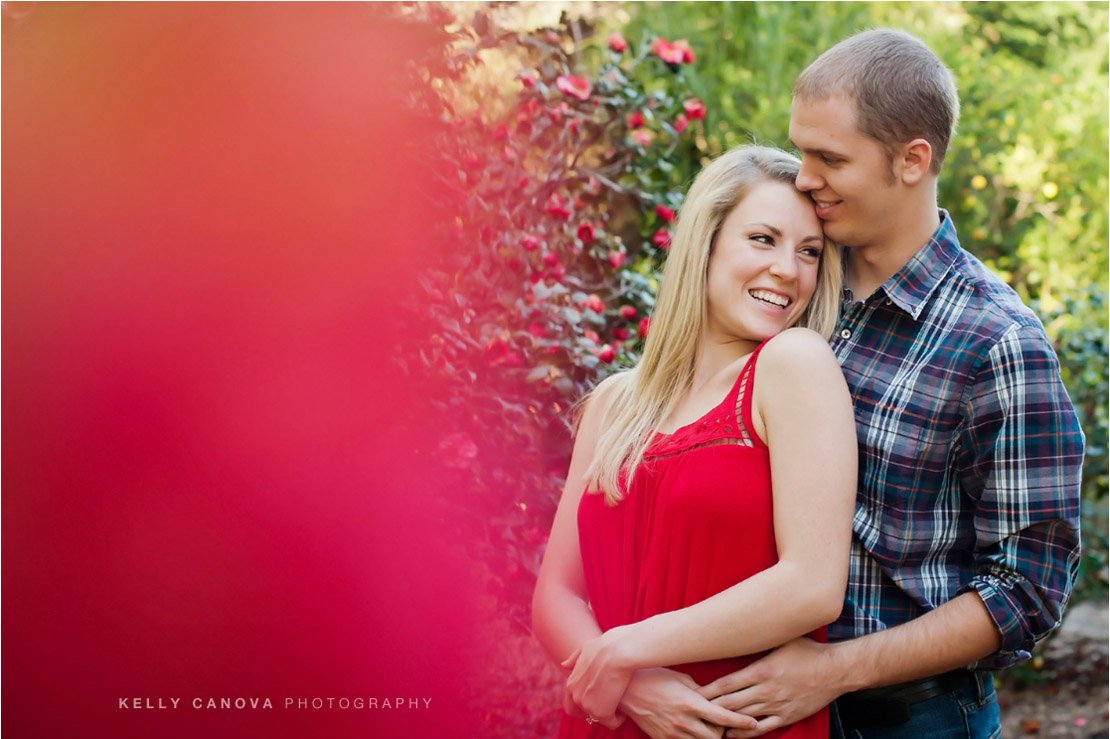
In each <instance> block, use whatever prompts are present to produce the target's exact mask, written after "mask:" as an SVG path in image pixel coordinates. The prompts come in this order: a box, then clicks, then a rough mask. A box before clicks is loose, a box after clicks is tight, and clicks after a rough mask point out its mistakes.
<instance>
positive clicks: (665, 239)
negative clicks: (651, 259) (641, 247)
mask: <svg viewBox="0 0 1110 739" xmlns="http://www.w3.org/2000/svg"><path fill="white" fill-rule="evenodd" d="M651 243H653V244H655V245H656V246H657V247H659V248H660V249H666V248H667V247H668V246H670V245H671V232H670V231H668V230H667V229H665V228H661V229H659V230H658V231H656V232H655V233H654V234H652V236H651Z"/></svg>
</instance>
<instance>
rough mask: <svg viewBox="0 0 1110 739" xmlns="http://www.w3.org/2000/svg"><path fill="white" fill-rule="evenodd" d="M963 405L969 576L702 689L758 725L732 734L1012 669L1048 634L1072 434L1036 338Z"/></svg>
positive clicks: (1077, 457)
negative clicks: (891, 624) (907, 617)
mask: <svg viewBox="0 0 1110 739" xmlns="http://www.w3.org/2000/svg"><path fill="white" fill-rule="evenodd" d="M964 400H965V404H966V411H965V412H966V418H967V423H966V424H965V426H964V430H963V433H962V434H961V435H960V437H959V439H958V440H957V450H958V455H957V456H958V460H957V465H958V474H959V476H960V477H959V479H960V482H961V485H962V487H963V493H964V494H966V495H967V496H969V497H970V498H971V499H972V500H973V501H974V506H975V507H974V510H973V512H974V515H973V520H972V522H971V523H970V524H969V525H972V526H974V530H975V535H976V545H975V546H976V550H975V552H974V554H973V555H971V556H973V557H974V564H975V569H976V574H975V575H974V576H973V577H972V578H971V580H970V582H968V583H965V584H964V585H963V587H962V588H960V593H959V595H957V596H956V597H955V598H953V599H952V600H951V601H949V602H947V603H945V604H943V605H941V606H939V607H938V608H936V609H934V610H932V611H930V612H929V613H927V614H924V615H922V616H921V617H919V618H917V619H914V620H913V621H910V622H908V623H905V624H902V625H900V626H897V627H895V628H891V629H888V630H885V631H880V632H876V633H873V634H869V635H866V636H863V637H860V638H857V639H852V640H848V641H845V642H841V643H838V644H833V645H829V646H823V645H817V644H814V643H812V642H808V641H801V640H795V641H793V642H790V643H789V644H787V645H785V646H784V647H782V648H780V649H779V650H776V651H775V652H773V653H772V654H771V655H769V656H768V657H765V658H764V659H763V660H760V661H759V662H756V663H754V664H753V665H750V666H749V667H748V668H746V669H745V670H741V671H739V672H737V673H734V674H733V675H729V676H727V677H725V678H722V679H721V680H718V681H717V682H716V683H713V684H711V685H708V686H706V687H705V688H703V691H702V692H703V694H705V695H707V696H708V697H716V696H722V697H721V698H719V699H718V701H717V702H718V703H719V704H721V705H723V706H725V707H727V708H733V709H740V710H743V711H744V712H746V713H750V714H752V715H763V716H766V717H767V718H765V719H764V720H763V721H762V722H761V724H760V727H759V728H758V729H757V730H756V731H754V732H735V733H730V734H729V736H738V737H748V736H759V735H761V734H762V733H764V732H766V731H769V730H771V729H773V728H776V727H778V726H781V725H784V724H788V723H792V722H794V721H798V720H800V719H801V718H804V717H805V716H808V715H810V714H812V713H813V712H815V711H816V710H819V709H820V708H821V706H823V705H824V704H825V703H828V702H829V701H831V700H833V699H835V698H836V697H838V696H840V695H842V694H844V693H846V692H852V691H854V690H860V689H864V688H871V687H879V686H882V685H889V684H893V683H898V682H904V681H907V680H914V679H919V678H923V677H927V676H930V675H936V674H940V673H943V672H947V671H948V670H951V669H955V668H958V667H966V666H969V665H973V663H976V662H978V663H979V666H983V667H1001V666H1004V665H1006V664H1012V663H1013V662H1015V661H1017V660H1019V659H1021V658H1023V657H1024V656H1026V655H1027V651H1026V650H1028V649H1030V648H1031V647H1032V645H1033V644H1034V643H1035V641H1036V640H1037V639H1039V638H1041V637H1043V636H1044V635H1045V634H1046V633H1048V632H1049V631H1050V630H1051V629H1052V628H1053V627H1054V626H1055V625H1056V624H1058V623H1059V621H1060V618H1061V615H1062V612H1063V606H1064V604H1065V603H1066V602H1067V598H1068V595H1069V594H1070V592H1071V587H1072V584H1073V582H1074V578H1075V566H1076V563H1077V559H1078V548H1079V529H1078V507H1079V506H1078V504H1079V471H1080V467H1081V464H1082V459H1083V436H1082V431H1081V430H1080V428H1079V424H1078V420H1077V419H1076V416H1075V411H1074V409H1073V408H1072V405H1071V402H1070V401H1069V399H1068V397H1067V393H1066V391H1065V390H1064V388H1063V385H1062V383H1061V382H1060V377H1059V366H1058V363H1057V360H1056V357H1055V354H1054V353H1053V352H1052V349H1051V347H1050V346H1049V345H1048V341H1047V338H1046V337H1045V336H1044V333H1043V331H1041V330H1040V329H1039V328H1037V327H1034V326H1029V325H1016V326H1014V327H1012V328H1011V330H1010V331H1008V332H1006V334H1004V335H1003V336H1001V337H1000V338H999V340H998V341H997V342H996V343H995V345H994V346H993V347H992V348H991V350H990V352H989V353H988V356H987V357H985V359H984V361H983V363H982V366H981V367H980V368H978V372H977V373H976V376H975V380H974V382H973V384H972V386H971V387H970V388H969V392H968V394H967V396H966V398H965V399H964ZM988 658H990V659H989V661H987V660H988ZM736 691H738V692H736ZM728 693H732V695H722V694H728Z"/></svg>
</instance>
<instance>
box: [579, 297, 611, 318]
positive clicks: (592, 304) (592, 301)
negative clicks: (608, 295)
mask: <svg viewBox="0 0 1110 739" xmlns="http://www.w3.org/2000/svg"><path fill="white" fill-rule="evenodd" d="M582 305H583V306H585V308H586V310H592V311H593V312H594V313H597V314H598V315H601V314H602V313H604V312H605V301H603V300H602V299H601V297H600V296H598V295H597V294H596V293H591V294H590V296H589V297H587V298H586V299H585V300H584V301H582Z"/></svg>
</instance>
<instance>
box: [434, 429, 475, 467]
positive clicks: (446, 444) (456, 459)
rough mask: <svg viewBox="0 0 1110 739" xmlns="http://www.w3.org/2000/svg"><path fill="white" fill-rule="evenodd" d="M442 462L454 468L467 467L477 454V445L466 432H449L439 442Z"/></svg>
mask: <svg viewBox="0 0 1110 739" xmlns="http://www.w3.org/2000/svg"><path fill="white" fill-rule="evenodd" d="M439 451H440V452H441V453H442V454H443V463H444V464H445V465H447V466H448V467H451V468H452V469H456V470H465V469H469V468H470V465H471V464H473V463H474V460H475V458H477V456H478V445H477V444H475V443H474V441H473V440H472V439H471V438H470V437H469V436H467V435H466V434H451V435H450V436H447V437H445V438H444V439H443V441H441V442H439Z"/></svg>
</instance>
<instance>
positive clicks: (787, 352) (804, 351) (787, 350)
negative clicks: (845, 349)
mask: <svg viewBox="0 0 1110 739" xmlns="http://www.w3.org/2000/svg"><path fill="white" fill-rule="evenodd" d="M759 357H760V362H766V363H768V364H775V363H779V362H792V361H795V360H802V359H806V358H812V359H821V358H832V359H834V360H835V357H834V355H833V352H832V348H831V347H829V342H828V341H827V340H826V339H825V337H823V336H822V335H821V334H819V333H817V332H816V331H813V330H812V329H808V328H802V327H800V326H796V327H794V328H788V329H786V330H785V331H783V332H782V333H780V334H777V335H775V336H772V337H771V338H770V339H768V340H767V341H766V343H764V345H763V348H762V349H761V350H760V353H759Z"/></svg>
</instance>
